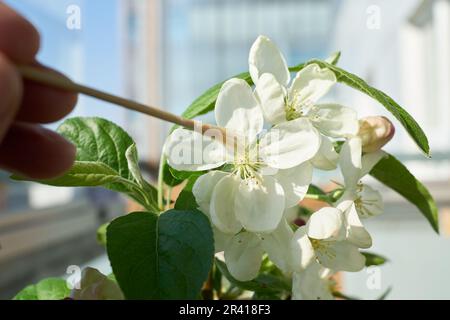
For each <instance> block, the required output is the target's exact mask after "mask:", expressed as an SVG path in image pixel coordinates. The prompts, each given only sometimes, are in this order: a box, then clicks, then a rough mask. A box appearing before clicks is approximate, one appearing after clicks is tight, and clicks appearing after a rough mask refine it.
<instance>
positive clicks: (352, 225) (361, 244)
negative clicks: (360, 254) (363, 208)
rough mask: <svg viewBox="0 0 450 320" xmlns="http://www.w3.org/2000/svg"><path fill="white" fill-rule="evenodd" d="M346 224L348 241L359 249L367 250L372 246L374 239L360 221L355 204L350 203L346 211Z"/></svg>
mask: <svg viewBox="0 0 450 320" xmlns="http://www.w3.org/2000/svg"><path fill="white" fill-rule="evenodd" d="M344 216H345V224H346V229H347V236H346V238H347V241H349V242H350V243H352V244H354V245H355V246H357V247H358V248H362V249H367V248H370V247H371V246H372V237H371V236H370V234H369V232H367V230H366V228H364V225H363V224H362V222H361V220H360V219H359V216H358V212H357V211H356V207H355V204H354V203H353V202H350V206H349V207H348V209H347V210H345V211H344Z"/></svg>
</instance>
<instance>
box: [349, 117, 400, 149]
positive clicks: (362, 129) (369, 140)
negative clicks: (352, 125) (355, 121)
mask: <svg viewBox="0 0 450 320" xmlns="http://www.w3.org/2000/svg"><path fill="white" fill-rule="evenodd" d="M394 134H395V127H394V125H393V124H392V122H391V121H390V120H389V119H388V118H386V117H381V116H372V117H366V118H362V119H360V120H359V131H358V137H360V138H361V140H362V151H363V152H376V151H378V150H380V149H381V148H382V147H383V146H384V145H386V144H387V143H388V142H389V141H391V139H392V138H393V137H394Z"/></svg>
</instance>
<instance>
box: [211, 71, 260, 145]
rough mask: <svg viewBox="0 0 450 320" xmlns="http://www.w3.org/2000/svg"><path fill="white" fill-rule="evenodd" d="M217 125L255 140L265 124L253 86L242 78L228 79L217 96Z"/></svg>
mask: <svg viewBox="0 0 450 320" xmlns="http://www.w3.org/2000/svg"><path fill="white" fill-rule="evenodd" d="M215 116H216V122H217V125H219V126H221V127H225V128H227V129H231V130H232V131H234V132H236V133H239V134H240V135H242V136H245V137H247V138H249V139H250V141H253V140H254V138H255V137H256V135H257V134H258V133H260V132H261V130H262V129H263V126H264V117H263V113H262V110H261V107H260V106H259V103H258V101H257V100H256V97H255V95H254V94H253V91H252V88H251V87H250V86H249V85H248V83H247V82H245V81H244V80H242V79H237V78H233V79H230V80H228V81H226V82H225V83H224V84H223V85H222V88H221V89H220V92H219V95H218V96H217V101H216V108H215Z"/></svg>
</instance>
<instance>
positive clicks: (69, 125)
mask: <svg viewBox="0 0 450 320" xmlns="http://www.w3.org/2000/svg"><path fill="white" fill-rule="evenodd" d="M58 132H59V133H60V134H61V135H63V136H64V137H65V138H67V139H68V140H69V141H71V142H72V143H73V144H75V146H76V147H77V157H76V162H75V164H74V165H73V167H72V168H71V169H70V170H69V172H67V173H66V174H64V175H63V176H61V177H58V178H55V179H49V180H38V181H36V182H39V183H42V184H47V185H52V186H60V187H98V186H102V187H104V188H107V189H110V190H113V191H118V192H122V193H125V194H126V195H128V196H129V197H131V198H132V199H134V200H136V201H137V202H138V203H140V204H141V205H143V206H144V207H145V208H146V209H148V210H152V211H156V210H157V209H158V206H157V201H156V199H157V191H156V189H155V188H154V187H153V186H151V185H150V184H148V183H147V182H146V181H145V180H144V179H143V178H142V175H141V173H140V170H139V166H138V160H137V159H138V155H137V150H136V145H135V143H134V142H133V140H132V139H131V137H130V136H129V135H128V134H127V133H126V132H125V131H124V130H123V129H122V128H120V127H119V126H117V125H115V124H114V123H112V122H110V121H108V120H105V119H101V118H71V119H68V120H66V121H64V123H63V124H61V126H60V127H59V128H58ZM13 178H15V179H21V178H20V177H17V176H15V177H13Z"/></svg>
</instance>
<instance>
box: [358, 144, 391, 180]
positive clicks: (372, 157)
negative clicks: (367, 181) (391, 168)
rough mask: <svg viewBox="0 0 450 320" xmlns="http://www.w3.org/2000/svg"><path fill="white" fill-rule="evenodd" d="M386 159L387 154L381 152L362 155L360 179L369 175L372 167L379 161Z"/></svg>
mask: <svg viewBox="0 0 450 320" xmlns="http://www.w3.org/2000/svg"><path fill="white" fill-rule="evenodd" d="M386 157H387V153H386V152H384V151H382V150H378V151H376V152H370V153H366V154H364V156H363V157H362V160H361V167H362V170H361V177H364V176H365V175H366V174H368V173H370V171H372V169H373V167H375V166H376V165H377V163H378V162H380V161H381V159H383V158H386Z"/></svg>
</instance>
